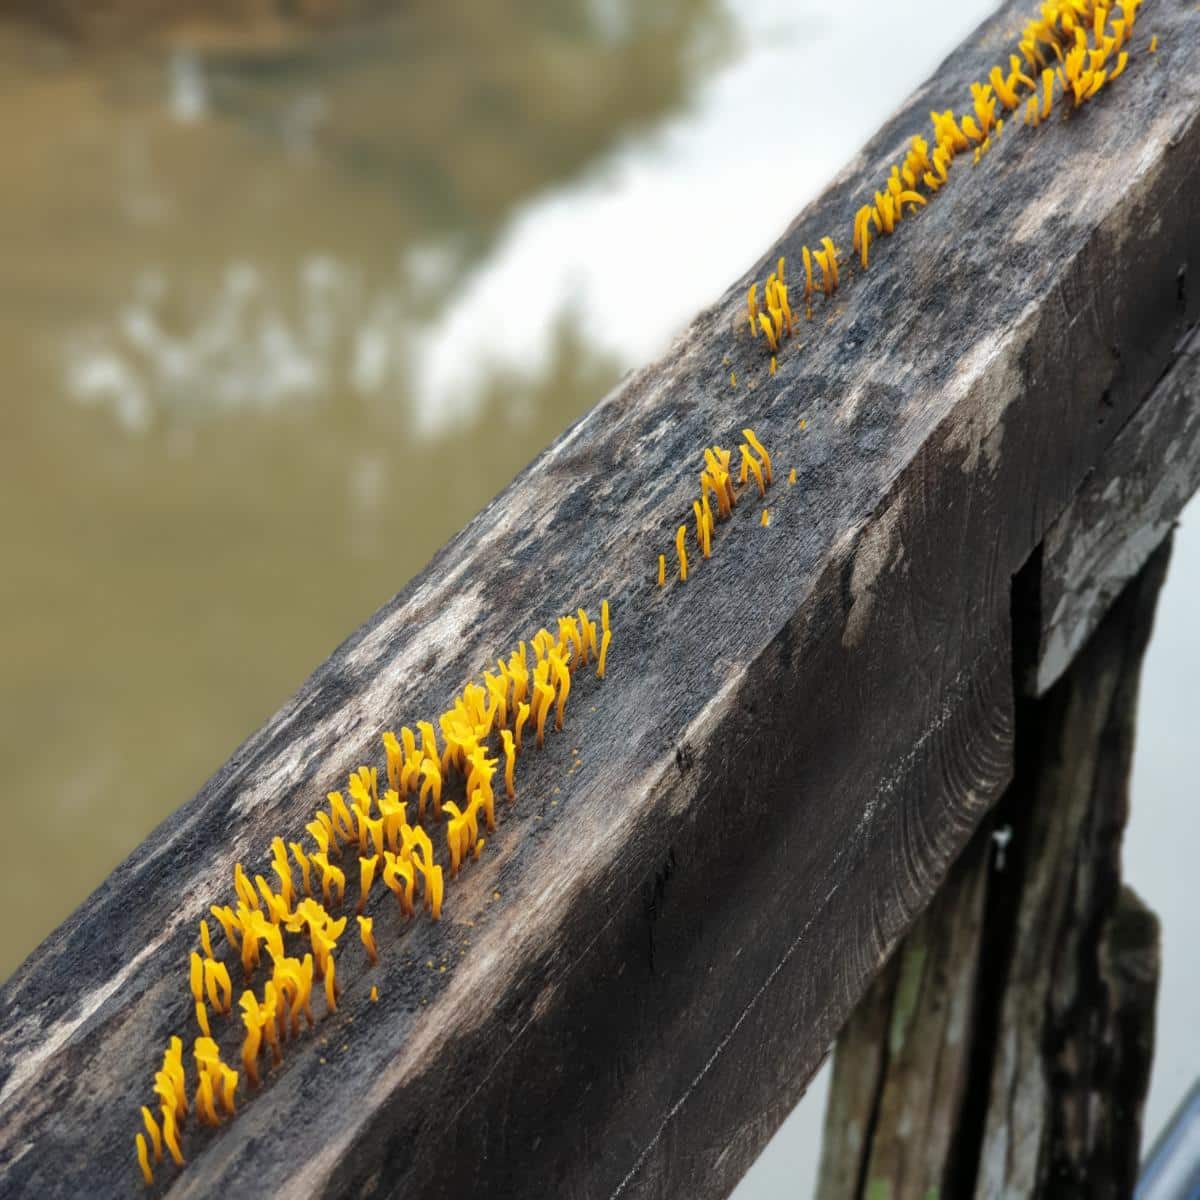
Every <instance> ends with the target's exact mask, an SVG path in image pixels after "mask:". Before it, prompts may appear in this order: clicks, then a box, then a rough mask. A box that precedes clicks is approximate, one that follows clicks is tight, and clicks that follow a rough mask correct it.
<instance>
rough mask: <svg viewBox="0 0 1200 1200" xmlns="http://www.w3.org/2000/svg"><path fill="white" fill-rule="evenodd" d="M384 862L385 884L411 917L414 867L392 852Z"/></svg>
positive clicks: (403, 910) (404, 911)
mask: <svg viewBox="0 0 1200 1200" xmlns="http://www.w3.org/2000/svg"><path fill="white" fill-rule="evenodd" d="M456 811H457V810H456ZM383 861H384V867H383V882H384V884H385V885H386V886H387V888H388V889H389V890H390V891H391V892H392V893H393V894H394V895H395V897H396V899H397V900H398V901H399V902H400V911H401V912H402V913H403V914H404V915H405V916H406V917H411V916H412V915H413V911H414V910H413V888H414V885H415V883H416V875H415V874H414V872H413V869H412V866H411V865H410V864H409V863H407V862H405V861H404V860H402V859H400V858H398V857H397V856H396V855H395V854H392V853H391V852H390V851H389V852H388V853H387V854H385V855H384V859H383Z"/></svg>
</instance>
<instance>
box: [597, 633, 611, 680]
mask: <svg viewBox="0 0 1200 1200" xmlns="http://www.w3.org/2000/svg"><path fill="white" fill-rule="evenodd" d="M611 641H612V630H611V629H606V630H605V631H604V637H603V638H602V639H601V641H600V661H599V663H597V664H596V675H597V676H598V677H599V678H600V679H603V678H604V663H605V660H606V659H607V658H608V644H609V642H611Z"/></svg>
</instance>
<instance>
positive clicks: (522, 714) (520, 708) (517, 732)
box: [513, 702, 529, 751]
mask: <svg viewBox="0 0 1200 1200" xmlns="http://www.w3.org/2000/svg"><path fill="white" fill-rule="evenodd" d="M528 720H529V705H528V704H525V703H524V702H522V703H520V704H518V705H517V720H516V723H515V724H514V725H513V743H514V744H515V745H516V748H517V750H518V751H520V749H521V730H522V729H524V728H525V722H526V721H528Z"/></svg>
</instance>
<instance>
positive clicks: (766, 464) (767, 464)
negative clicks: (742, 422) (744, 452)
mask: <svg viewBox="0 0 1200 1200" xmlns="http://www.w3.org/2000/svg"><path fill="white" fill-rule="evenodd" d="M742 437H744V438H745V439H746V441H748V442H749V443H750V445H751V446H752V447H753V448H754V452H755V453H756V454H757V455H758V456H759V458H761V459H762V465H763V473H764V474H765V475H766V478H767V483H770V482H771V481H772V479H773V477H774V475H773V472H772V470H771V456H770V455H769V454H768V453H767V448H766V446H764V445H763V444H762V442H760V441H759V440H758V437H757V436H756V435H755V433H754V430H753V429H743V430H742Z"/></svg>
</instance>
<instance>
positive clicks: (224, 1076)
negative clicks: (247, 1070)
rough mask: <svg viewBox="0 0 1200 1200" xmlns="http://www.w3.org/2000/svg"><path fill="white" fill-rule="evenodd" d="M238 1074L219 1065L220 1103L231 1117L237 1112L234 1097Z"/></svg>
mask: <svg viewBox="0 0 1200 1200" xmlns="http://www.w3.org/2000/svg"><path fill="white" fill-rule="evenodd" d="M237 1085H238V1073H237V1072H236V1071H234V1070H233V1069H232V1068H230V1067H227V1066H225V1065H224V1063H222V1064H221V1103H222V1104H223V1105H224V1106H225V1111H226V1112H227V1113H228V1114H229V1115H230V1116H233V1114H234V1113H236V1112H237V1105H236V1103H235V1097H236V1094H237Z"/></svg>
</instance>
